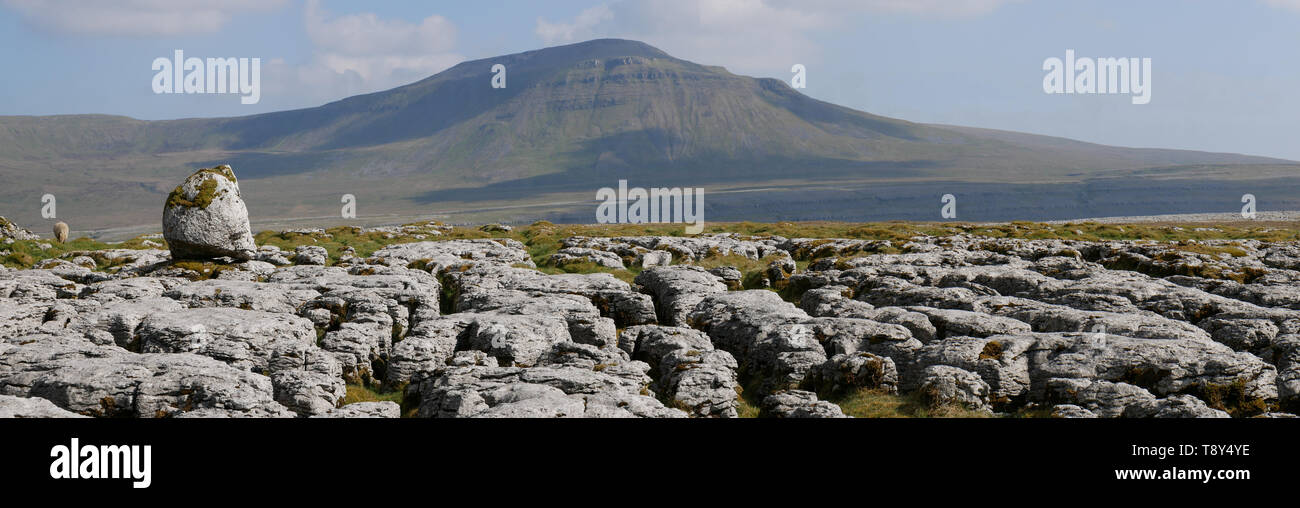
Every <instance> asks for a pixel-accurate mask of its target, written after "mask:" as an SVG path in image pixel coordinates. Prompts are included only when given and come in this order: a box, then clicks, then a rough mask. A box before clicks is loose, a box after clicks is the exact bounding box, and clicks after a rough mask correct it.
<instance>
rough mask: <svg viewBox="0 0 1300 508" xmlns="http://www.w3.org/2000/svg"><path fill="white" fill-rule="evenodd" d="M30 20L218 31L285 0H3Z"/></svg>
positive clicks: (71, 28)
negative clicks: (243, 15) (236, 17)
mask: <svg viewBox="0 0 1300 508" xmlns="http://www.w3.org/2000/svg"><path fill="white" fill-rule="evenodd" d="M0 3H3V5H4V6H6V7H8V8H10V9H13V10H15V11H17V12H18V13H19V14H21V15H22V16H23V17H24V18H25V19H27V21H28V22H30V23H32V24H34V25H36V26H39V27H41V28H45V29H48V30H53V31H56V32H60V33H65V34H77V35H129V36H158V35H181V34H205V33H215V32H217V31H219V30H221V28H222V27H223V26H225V24H226V22H228V21H230V18H231V17H232V16H234V15H236V14H241V13H246V12H265V11H270V10H274V9H278V8H280V7H283V6H284V5H285V4H286V3H287V0H226V1H222V2H212V1H208V0H125V1H122V2H112V3H110V2H104V1H101V0H49V1H43V0H0Z"/></svg>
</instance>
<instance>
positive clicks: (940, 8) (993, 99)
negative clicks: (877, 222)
mask: <svg viewBox="0 0 1300 508" xmlns="http://www.w3.org/2000/svg"><path fill="white" fill-rule="evenodd" d="M212 3H218V2H206V1H199V0H170V1H162V0H127V1H122V2H106V1H98V0H63V1H45V2H42V1H38V0H0V62H3V64H4V68H5V69H6V71H5V73H4V78H3V92H4V93H2V94H0V115H49V114H71V113H107V114H119V115H127V116H131V117H135V118H145V119H159V118H183V117H195V116H238V115H246V114H252V113H261V112H266V111H277V110H283V109H292V108H300V107H310V106H315V105H319V104H323V103H325V102H329V101H331V100H337V99H340V98H343V97H347V96H349V95H354V94H357V93H365V92H373V91H378V90H384V89H387V88H391V87H393V86H398V85H401V84H405V83H408V82H411V81H414V80H417V79H419V78H421V77H424V76H427V75H430V74H433V73H436V72H438V71H440V70H442V69H445V68H447V67H450V66H451V65H454V64H455V63H457V62H460V61H462V60H466V59H475V58H484V57H489V56H493V55H498V54H505V53H513V52H518V51H525V50H530V49H536V48H539V47H544V46H551V45H557V44H564V43H568V42H578V41H582V40H587V39H591V38H597V37H623V38H631V39H638V40H642V41H645V42H648V43H650V44H652V45H655V46H657V47H659V48H660V49H663V50H665V51H667V52H669V53H671V54H673V55H674V56H677V57H679V58H684V59H687V60H692V61H696V62H699V63H703V64H710V65H722V66H724V67H727V68H728V69H729V70H731V71H732V72H736V73H739V74H745V75H751V76H761V77H775V78H780V79H784V80H788V79H789V78H790V67H791V66H792V65H793V64H795V63H801V64H804V65H805V66H806V68H807V69H808V76H807V84H808V87H807V89H805V90H804V92H805V93H807V94H809V95H811V96H813V97H816V98H819V99H823V100H826V101H830V102H834V103H836V104H841V105H845V106H848V107H852V108H855V109H860V110H864V111H868V112H871V113H875V114H880V115H885V116H892V117H897V118H902V119H906V120H911V121H918V122H934V123H947V124H956V125H968V126H976V127H989V128H998V129H1007V130H1016V131H1024V132H1032V133H1039V134H1049V135H1057V136H1065V137H1070V138H1075V139H1080V140H1085V141H1093V142H1099V143H1107V144H1116V145H1124V146H1145V147H1163V148H1186V149H1200V150H1210V151H1226V152H1239V153H1249V154H1256V155H1269V156H1275V157H1282V158H1289V159H1294V160H1300V142H1297V140H1298V138H1300V129H1297V127H1300V93H1298V92H1297V91H1300V65H1297V63H1298V60H1300V0H1238V1H1228V0H1222V1H1217V0H1150V1H1142V2H1132V1H1109V0H1101V1H1090V2H1067V1H1057V0H853V1H851V0H657V1H655V0H613V1H607V2H599V1H576V0H548V1H545V2H537V1H490V0H482V1H477V2H428V1H385V2H345V1H325V0H322V1H315V0H303V1H299V0H228V1H226V2H219V3H220V4H221V7H211V6H208V5H207V4H212ZM175 49H183V50H184V51H185V53H186V55H187V56H197V57H259V58H261V59H262V60H263V66H262V100H261V102H260V103H258V104H255V105H241V104H240V103H239V101H238V99H236V98H234V97H233V96H220V95H184V94H180V95H156V94H154V93H153V92H152V90H151V88H150V81H151V79H152V77H153V75H154V71H153V70H151V69H150V64H151V62H152V61H153V59H154V58H157V57H169V56H170V55H171V53H172V51H173V50H175ZM1066 49H1073V50H1075V52H1076V53H1077V54H1078V55H1079V56H1089V57H1145V58H1151V59H1152V74H1153V78H1152V79H1153V88H1152V95H1151V97H1152V100H1151V102H1150V103H1149V104H1145V105H1134V104H1132V103H1131V102H1130V101H1129V99H1128V97H1127V96H1116V95H1048V94H1046V93H1044V92H1043V90H1042V80H1043V76H1044V74H1045V72H1044V71H1043V70H1042V65H1043V60H1044V59H1046V58H1049V57H1057V58H1064V55H1065V50H1066Z"/></svg>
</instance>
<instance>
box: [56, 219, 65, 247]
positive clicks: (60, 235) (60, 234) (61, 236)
mask: <svg viewBox="0 0 1300 508" xmlns="http://www.w3.org/2000/svg"><path fill="white" fill-rule="evenodd" d="M54 239H55V240H58V241H59V243H65V242H67V241H68V225H67V224H64V223H62V222H60V223H58V224H55V225H54Z"/></svg>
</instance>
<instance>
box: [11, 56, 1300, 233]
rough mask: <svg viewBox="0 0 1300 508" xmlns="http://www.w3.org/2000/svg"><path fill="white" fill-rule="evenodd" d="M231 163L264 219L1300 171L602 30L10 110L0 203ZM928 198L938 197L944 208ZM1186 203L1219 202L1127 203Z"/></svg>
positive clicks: (81, 221) (148, 195)
mask: <svg viewBox="0 0 1300 508" xmlns="http://www.w3.org/2000/svg"><path fill="white" fill-rule="evenodd" d="M497 64H500V65H504V66H505V68H506V84H507V86H506V87H505V88H493V87H492V85H491V81H492V78H493V72H492V68H493V66H494V65H497ZM225 162H228V163H230V164H231V165H232V166H234V167H235V168H237V170H238V171H239V172H240V175H241V177H242V178H244V179H247V180H249V182H250V183H249V184H248V185H247V186H246V188H247V192H248V194H249V195H248V196H247V199H248V203H249V210H250V215H251V216H252V217H253V220H254V222H255V223H256V222H258V221H259V220H263V221H264V220H267V219H269V218H275V219H277V220H289V221H292V220H294V219H296V218H307V217H327V216H331V217H334V218H337V217H338V207H339V205H338V203H339V197H340V195H342V194H345V193H349V194H354V195H356V196H357V197H358V200H359V202H360V204H361V206H359V210H361V213H362V215H363V216H366V215H369V216H371V217H372V218H373V217H374V216H376V215H379V214H393V215H402V216H417V215H422V214H423V215H429V214H438V213H452V212H462V213H469V212H481V211H484V210H487V209H491V208H494V207H500V206H518V205H520V204H538V203H550V204H549V205H547V206H538V207H533V208H529V209H526V210H516V211H512V212H510V215H509V216H507V217H503V218H505V219H512V218H515V219H523V218H537V217H552V218H554V217H557V215H556V214H560V215H558V216H563V214H566V213H571V214H574V216H575V217H578V218H581V217H584V216H585V215H584V214H589V212H587V211H586V208H585V207H584V206H585V205H584V206H576V205H575V204H574V203H575V201H578V200H590V199H591V196H592V195H593V194H594V191H595V190H596V189H598V188H600V187H604V186H608V185H612V184H613V183H615V182H616V181H617V180H618V179H627V180H629V181H630V182H632V185H641V186H649V185H680V186H703V187H706V188H708V189H709V190H710V191H713V192H719V191H722V190H726V189H733V190H734V189H741V188H746V187H762V188H767V189H772V188H778V189H780V191H779V192H783V193H785V194H780V195H769V197H770V198H772V199H771V200H772V201H773V205H772V206H771V207H767V209H766V210H765V212H764V213H767V214H770V215H773V216H771V217H768V216H763V217H754V218H757V219H773V220H774V219H815V218H839V219H850V218H854V217H844V216H831V215H834V214H833V212H831V211H827V210H824V209H822V208H820V207H819V206H817V205H818V203H819V202H822V201H824V200H819V199H814V198H813V197H810V196H806V195H802V194H798V192H799V191H798V190H797V189H800V188H803V187H804V186H808V185H828V184H829V185H834V186H836V187H838V188H844V186H845V185H846V184H845V183H844V182H853V183H854V184H855V185H860V184H863V183H864V182H906V183H910V184H915V183H917V182H935V181H960V182H976V183H981V184H996V185H1007V184H1017V185H1019V184H1079V183H1080V182H1086V181H1089V180H1090V179H1099V178H1102V179H1114V178H1141V179H1149V178H1154V177H1160V178H1171V177H1195V178H1198V179H1204V178H1207V177H1208V178H1227V177H1232V178H1236V179H1240V178H1242V177H1268V176H1276V175H1284V176H1285V175H1287V174H1290V175H1294V174H1296V169H1297V168H1300V166H1296V165H1294V163H1292V162H1290V161H1281V160H1276V159H1269V158H1263V157H1251V156H1243V155H1236V154H1220V153H1207V152H1194V151H1180V150H1158V149H1135V148H1120V147H1111V146H1103V145H1096V144H1090V143H1082V142H1077V141H1071V140H1065V139H1060V138H1051V137H1045V136H1037V135H1031V134H1021V133H1010V132H1003V131H993V130H986V129H973V128H961V127H949V126H936V125H926V124H918V123H912V122H907V121H904V120H898V119H893V118H886V117H882V116H877V115H872V114H869V113H865V112H861V111H856V110H852V109H849V108H845V107H841V106H837V105H834V104H830V103H827V102H824V101H819V100H816V99H813V98H811V97H808V96H806V95H804V94H803V93H801V92H800V91H798V90H795V89H792V88H791V87H790V86H789V85H788V84H787V83H786V82H783V81H780V80H775V79H757V78H751V77H746V76H739V75H736V74H732V73H730V72H728V71H727V70H726V69H724V68H722V67H716V66H706V65H700V64H697V63H693V62H689V61H686V60H682V59H678V58H675V57H673V56H671V55H668V54H667V53H664V52H663V51H660V50H658V49H656V48H654V47H651V46H649V45H646V44H644V43H640V42H636V41H628V40H617V39H601V40H593V41H588V42H583V43H578V44H572V45H567V46H558V47H552V48H546V49H541V50H536V51H528V52H524V53H517V54H512V55H504V56H499V57H493V58H486V59H481V60H474V61H467V62H463V63H461V64H458V65H456V66H454V67H452V68H450V69H447V70H445V71H443V72H440V73H438V74H435V75H433V76H430V77H428V78H426V79H423V80H420V81H418V82H415V83H412V84H409V85H406V86H402V87H398V88H394V89H391V90H387V91H383V92H378V93H372V94H366V95H359V96H355V97H350V98H347V99H343V100H340V101H337V102H332V103H329V104H325V105H323V106H319V107H315V108H308V109H300V110H293V111H283V112H276V113H267V114H259V115H251V116H242V117H233V118H203V119H181V120H164V121H142V120H135V119H131V118H126V117H115V116H104V115H71V116H52V117H0V179H3V180H4V181H5V182H8V185H6V186H5V188H3V189H0V212H3V213H5V214H6V215H9V216H11V217H13V218H15V219H16V220H18V221H19V223H20V224H24V225H29V226H31V227H32V228H33V229H37V230H43V228H36V227H35V226H36V225H37V224H36V223H39V221H40V220H41V219H39V215H38V210H39V208H38V207H36V206H29V205H28V203H29V202H31V201H33V200H35V199H36V197H38V196H40V195H42V194H44V193H53V194H55V195H56V196H58V197H62V198H64V200H63V201H62V202H61V205H63V206H62V207H61V212H62V213H64V215H65V216H67V217H68V218H69V222H70V223H72V224H74V227H80V228H83V229H96V228H104V227H114V226H130V225H138V224H151V223H154V222H156V220H157V215H158V213H159V206H156V205H161V204H162V202H163V201H164V200H165V198H166V195H167V193H168V191H170V190H171V189H170V185H173V184H171V183H170V182H175V181H176V180H177V179H178V178H180V177H182V176H183V175H186V174H189V173H191V172H193V171H194V169H196V168H197V167H208V166H211V165H215V164H217V163H225ZM999 188H1000V189H1002V187H999ZM1020 191H1023V189H1021V190H1020ZM790 192H794V193H795V194H789V193H790ZM891 192H894V195H895V196H897V195H899V193H898V191H891ZM946 192H954V191H951V190H950V191H946ZM998 192H1005V191H1004V190H1000V191H998ZM1070 192H1073V191H1070ZM1170 192H1171V193H1172V194H1176V195H1186V193H1185V192H1181V191H1176V190H1175V191H1170ZM902 195H908V192H907V191H903V192H902ZM1238 196H1240V194H1238ZM1229 197H1231V196H1229ZM924 198H925V199H924V201H925V203H926V204H925V207H924V209H925V210H929V209H930V208H934V209H936V210H937V206H930V203H929V201H932V200H931V199H930V197H929V196H928V195H926V196H924ZM760 199H761V198H760ZM846 199H847V198H846ZM918 199H920V197H919V196H918ZM1125 199H1126V200H1127V201H1131V200H1128V199H1127V198H1125ZM1052 201H1053V202H1060V201H1062V200H1061V199H1059V198H1054V199H1053V200H1052ZM1067 201H1068V200H1067ZM1157 201H1158V200H1157ZM1200 202H1201V203H1204V200H1201V201H1200ZM557 203H559V204H557ZM729 203H730V202H728V201H727V200H725V199H719V200H715V201H714V202H713V204H712V205H711V206H712V207H713V209H712V211H711V212H710V213H711V215H712V216H713V217H716V218H718V219H723V218H732V219H743V218H750V217H747V216H745V214H746V213H747V212H746V211H745V208H744V207H742V206H740V205H735V206H733V205H732V204H729ZM561 204H562V205H561ZM1098 206H1099V207H1100V208H1101V209H1109V207H1108V205H1105V204H1104V203H1103V204H1100V205H1098ZM1175 208H1177V207H1175ZM1183 208H1185V207H1183ZM897 209H898V208H897V207H894V210H895V211H897ZM1274 209H1276V208H1274ZM966 210H972V209H969V208H967V209H966ZM1099 211H1100V210H1099ZM1187 211H1220V210H1218V209H1217V208H1216V209H1214V210H1189V209H1182V208H1179V209H1165V208H1159V209H1155V210H1147V209H1141V210H1124V211H1123V213H1126V214H1135V213H1174V212H1187ZM876 212H879V210H877V211H873V210H870V209H862V210H855V211H854V212H853V213H855V214H857V217H856V218H857V219H865V218H918V219H919V218H928V217H926V216H919V215H920V212H919V211H918V212H917V213H915V214H913V213H912V212H905V213H904V215H907V216H908V217H894V216H888V214H885V215H881V214H879V213H876ZM1002 212H1005V213H1007V214H1011V215H1015V214H1017V213H1020V214H1022V215H1030V216H1033V217H1024V218H1060V217H1040V216H1042V215H1044V214H1043V213H1039V212H1041V210H1037V211H1036V209H1035V208H1034V207H1030V208H1029V209H1026V210H1021V211H1019V212H1017V211H1014V210H1002ZM1062 213H1064V214H1065V215H1071V214H1073V213H1076V212H1073V211H1066V212H1062ZM1077 213H1079V214H1080V215H1078V216H1088V215H1091V216H1096V215H1099V214H1098V213H1096V212H1093V213H1090V214H1089V213H1087V210H1080V211H1078V212H1077ZM873 214H874V215H873ZM1035 214H1037V215H1035ZM910 215H918V216H916V217H910ZM1046 215H1052V214H1051V213H1048V214H1046ZM1058 215H1060V214H1058ZM61 218H62V217H61ZM472 218H482V217H472ZM498 218H500V217H498ZM934 218H937V217H934ZM975 218H978V217H975ZM990 218H992V217H990ZM363 219H365V217H363ZM585 222H590V219H588V220H586V221H585Z"/></svg>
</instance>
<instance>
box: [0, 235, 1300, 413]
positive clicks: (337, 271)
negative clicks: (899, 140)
mask: <svg viewBox="0 0 1300 508" xmlns="http://www.w3.org/2000/svg"><path fill="white" fill-rule="evenodd" d="M396 232H397V233H400V231H396ZM303 234H309V235H315V237H317V238H321V239H322V240H323V239H325V237H326V236H328V234H327V233H322V232H308V233H303ZM418 236H419V238H423V239H422V240H419V241H412V242H409V243H395V244H389V245H386V246H384V247H382V248H379V249H378V250H375V251H374V252H373V253H371V254H369V255H367V256H364V257H359V256H354V255H351V254H352V252H354V251H351V250H348V251H345V252H344V253H343V254H342V255H332V253H330V252H327V251H326V249H325V248H322V247H317V246H302V247H299V248H297V249H295V250H292V251H289V250H284V251H282V250H280V249H278V248H276V247H272V246H267V245H263V246H262V247H260V248H258V250H257V251H256V252H255V253H246V254H247V257H249V258H250V259H248V260H240V259H226V260H224V262H223V263H220V264H211V263H205V264H195V263H188V264H187V263H181V262H173V261H172V260H171V259H170V254H169V251H168V250H165V249H161V248H157V249H151V248H143V249H117V250H101V251H95V252H81V253H77V252H70V253H67V254H65V255H63V256H62V257H61V258H56V259H52V260H47V261H44V262H42V263H38V264H37V267H36V268H32V269H5V268H3V267H0V416H35V417H50V416H79V415H85V416H96V417H124V416H125V417H397V416H418V417H438V418H441V417H665V418H667V417H736V416H738V415H739V414H741V413H745V414H751V413H754V412H757V413H760V414H761V415H764V416H773V417H841V416H845V413H846V410H847V409H846V408H847V407H848V406H842V405H840V404H837V402H842V401H846V400H850V399H851V398H852V396H853V395H854V394H860V393H873V394H885V395H890V394H896V395H897V396H899V397H906V398H909V399H908V400H913V401H916V402H917V403H919V404H924V405H927V406H929V407H931V408H940V407H954V408H961V410H963V411H967V412H968V413H964V414H989V415H995V414H996V415H1042V416H1046V415H1051V416H1057V417H1227V416H1229V415H1232V416H1257V415H1265V416H1289V415H1288V414H1287V413H1290V412H1296V411H1297V410H1300V245H1297V244H1296V243H1294V242H1273V243H1270V242H1261V241H1258V240H1244V241H1233V242H1226V241H1223V242H1202V243H1193V244H1187V243H1185V242H1184V243H1182V244H1169V243H1155V242H1140V241H1139V242H1135V241H1077V240H1029V239H1007V238H987V237H982V236H979V235H976V234H957V235H953V236H947V237H936V236H924V235H922V236H917V237H915V238H912V239H911V240H910V241H904V242H900V241H893V242H890V241H885V240H862V239H812V238H784V237H779V236H741V235H736V234H723V235H704V236H699V237H669V236H631V237H609V238H604V237H589V236H572V237H567V238H564V239H563V240H562V242H561V245H560V246H559V248H558V250H557V251H556V252H554V253H552V254H548V255H547V256H546V257H545V258H544V259H542V260H541V261H540V263H541V264H542V265H543V266H542V267H541V268H543V269H544V268H546V267H548V266H551V267H557V266H565V265H572V264H574V263H576V264H578V265H581V266H591V267H595V269H598V270H599V271H598V272H597V273H553V274H547V273H545V272H544V271H541V270H539V269H538V268H539V267H538V265H537V263H538V262H539V261H536V260H535V258H534V257H533V255H532V254H530V252H529V250H528V246H526V245H524V244H523V243H521V242H520V241H518V240H515V239H510V238H490V239H447V240H438V239H437V231H436V229H435V230H429V231H428V233H427V234H421V235H418ZM412 239H413V240H414V239H415V238H412ZM718 259H723V260H727V259H730V260H740V261H744V262H745V263H749V264H756V265H757V266H759V268H758V269H757V270H742V267H734V266H726V265H719V263H717V262H716V260H718ZM709 260H714V261H715V262H706V261H709ZM745 263H737V265H739V264H745ZM704 266H711V268H705V267H704ZM627 270H630V271H627ZM550 271H552V272H556V271H558V270H550ZM633 273H635V276H634V277H633V276H632V274H633ZM616 274H626V276H624V277H623V278H622V279H620V278H619V277H616V276H615V275H616ZM626 280H631V281H632V282H627V281H626ZM360 387H366V388H365V389H366V390H367V391H368V392H375V393H385V392H387V393H390V394H395V395H394V397H391V398H392V399H394V400H400V401H401V403H400V404H399V403H398V402H395V401H393V400H388V401H369V402H357V403H350V404H343V402H344V401H345V400H349V399H352V397H349V393H350V392H351V391H353V390H356V389H358V388H360ZM848 412H849V413H850V414H852V413H853V411H852V410H848Z"/></svg>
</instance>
